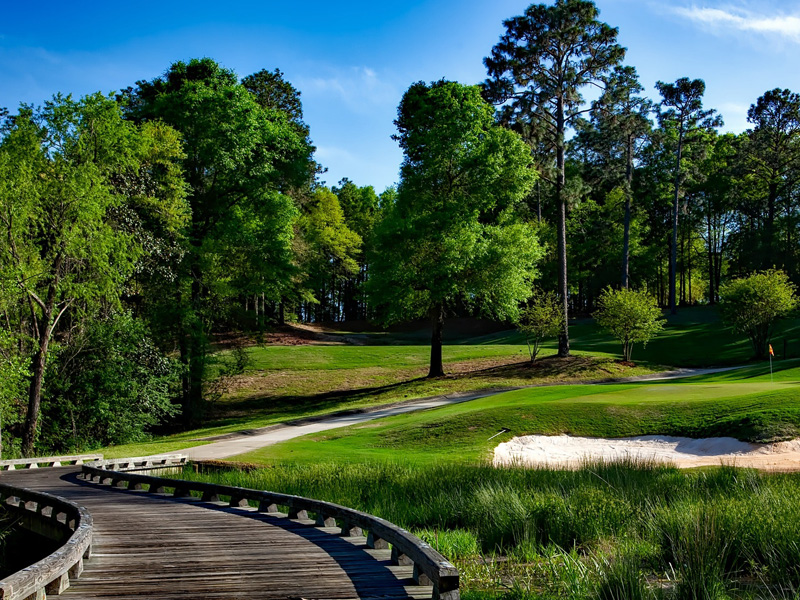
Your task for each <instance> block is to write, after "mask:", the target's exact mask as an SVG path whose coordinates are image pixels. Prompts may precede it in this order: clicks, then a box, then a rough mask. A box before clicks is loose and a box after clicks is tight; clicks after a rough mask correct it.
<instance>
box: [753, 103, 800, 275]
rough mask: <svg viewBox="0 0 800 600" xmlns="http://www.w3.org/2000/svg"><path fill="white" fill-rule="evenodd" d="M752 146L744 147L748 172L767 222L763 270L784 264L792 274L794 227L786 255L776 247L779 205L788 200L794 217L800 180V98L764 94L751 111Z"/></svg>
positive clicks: (784, 251) (786, 248) (787, 208)
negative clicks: (793, 198) (755, 183)
mask: <svg viewBox="0 0 800 600" xmlns="http://www.w3.org/2000/svg"><path fill="white" fill-rule="evenodd" d="M747 120H748V122H750V123H752V124H753V125H754V127H753V129H752V130H750V131H748V138H749V139H748V141H749V143H747V144H745V145H744V153H743V154H744V160H745V162H746V169H747V171H748V172H749V173H752V174H753V176H754V177H755V178H756V180H757V182H758V187H759V190H758V193H759V196H760V198H759V199H760V200H762V201H765V202H764V204H765V206H764V208H765V209H766V210H765V212H766V219H765V224H764V231H763V238H764V240H763V241H762V243H761V244H760V245H761V246H762V247H761V248H760V251H761V252H760V254H761V256H759V257H758V258H759V261H760V263H761V266H762V268H763V267H768V266H771V265H774V264H776V261H778V263H779V264H784V265H786V267H787V268H788V269H789V272H790V274H791V273H792V270H793V269H792V268H793V261H792V260H791V257H792V256H793V254H794V248H793V246H792V238H791V230H792V228H791V226H790V224H789V223H787V228H786V231H787V236H786V244H785V246H784V249H783V252H781V253H778V252H777V248H776V247H775V237H776V235H775V220H776V216H777V210H778V202H779V201H780V200H783V201H784V205H785V206H786V214H787V216H789V215H790V214H791V208H790V207H791V204H792V198H791V196H792V193H793V191H794V190H795V188H796V185H797V182H798V179H800V95H798V94H794V93H792V92H791V91H789V90H781V89H774V90H771V91H768V92H766V93H764V95H763V96H761V97H760V98H758V100H756V103H755V104H753V105H752V106H751V107H750V109H749V110H748V111H747Z"/></svg>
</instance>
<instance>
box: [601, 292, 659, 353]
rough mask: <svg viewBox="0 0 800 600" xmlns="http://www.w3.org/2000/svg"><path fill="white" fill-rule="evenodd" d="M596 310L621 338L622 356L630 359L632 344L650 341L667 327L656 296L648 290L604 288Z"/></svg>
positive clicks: (605, 323)
mask: <svg viewBox="0 0 800 600" xmlns="http://www.w3.org/2000/svg"><path fill="white" fill-rule="evenodd" d="M598 305H599V309H598V310H597V312H595V314H594V318H595V319H596V320H597V323H598V324H599V325H600V327H602V328H603V329H606V330H607V331H609V332H610V333H611V335H613V336H614V337H615V338H617V339H618V340H619V341H620V342H622V356H623V359H624V360H626V361H629V360H630V359H631V352H632V351H633V344H634V343H635V342H642V343H643V344H644V345H647V342H648V341H649V340H650V339H652V338H653V337H654V336H655V335H656V334H657V333H658V332H659V331H661V330H662V329H663V328H664V319H663V318H662V317H661V309H660V308H659V307H658V302H657V301H656V299H655V298H654V297H653V296H651V295H650V294H648V293H647V292H646V291H635V290H630V289H621V290H613V289H611V288H610V287H609V288H606V289H605V290H603V293H602V294H600V298H599V299H598Z"/></svg>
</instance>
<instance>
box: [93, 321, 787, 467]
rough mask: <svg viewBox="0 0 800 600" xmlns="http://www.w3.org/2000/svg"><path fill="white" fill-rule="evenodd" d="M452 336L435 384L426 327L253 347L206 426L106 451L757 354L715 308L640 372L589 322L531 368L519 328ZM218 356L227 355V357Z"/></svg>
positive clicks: (166, 448)
mask: <svg viewBox="0 0 800 600" xmlns="http://www.w3.org/2000/svg"><path fill="white" fill-rule="evenodd" d="M446 331H448V337H447V342H446V345H445V347H444V352H443V354H444V361H445V370H446V371H447V372H448V376H447V377H444V378H437V379H426V378H425V375H426V374H427V365H428V359H429V353H430V348H429V347H428V345H427V336H428V332H427V331H426V330H424V329H423V330H417V331H411V332H409V333H403V334H397V333H393V334H383V333H378V334H375V333H372V334H361V335H360V337H361V339H362V341H366V343H367V344H368V345H360V346H353V345H330V344H328V345H303V346H277V345H263V346H252V347H250V348H248V349H247V353H248V358H249V361H250V362H249V366H248V367H247V369H246V372H245V373H244V374H243V375H241V376H237V377H236V378H234V379H233V380H232V381H231V382H230V383H231V385H230V387H229V390H228V392H227V393H226V394H225V395H223V397H222V398H221V399H220V400H219V401H218V402H215V403H212V404H210V405H209V406H208V407H207V408H208V410H207V413H206V415H205V417H204V419H203V422H204V425H203V426H202V427H200V428H197V429H194V430H192V431H187V432H182V433H180V434H177V435H172V436H166V437H159V438H158V439H156V440H154V441H152V442H144V443H137V444H129V445H125V446H117V447H111V448H105V449H102V451H103V452H104V453H105V454H107V455H108V456H110V457H113V456H126V455H127V456H130V455H144V454H154V453H163V452H172V451H177V450H181V449H183V448H187V447H190V446H193V445H197V444H198V443H202V442H198V441H196V440H199V439H201V438H205V437H209V436H215V435H222V434H226V433H231V432H235V431H241V430H248V429H254V428H259V427H265V426H269V425H275V424H278V423H283V422H287V421H291V420H294V419H300V418H305V417H315V416H321V415H325V414H330V413H333V412H336V411H341V410H350V409H366V408H369V407H373V406H378V405H384V404H390V403H394V402H404V401H408V400H413V399H416V398H424V397H427V396H434V395H439V394H448V393H453V392H465V391H473V390H485V389H499V388H507V387H520V386H526V385H533V384H539V383H568V382H581V381H596V380H604V379H613V378H619V377H629V376H636V375H643V374H648V373H652V372H655V371H660V370H664V369H668V368H671V367H672V366H708V365H727V364H738V363H743V362H746V361H747V360H748V359H749V357H750V355H751V349H750V347H749V343H748V342H747V340H746V339H745V338H744V337H743V336H741V335H736V334H733V333H732V332H731V331H730V330H729V329H726V328H725V327H723V326H722V325H721V323H720V322H719V318H718V315H717V313H716V310H715V309H714V308H709V307H703V308H691V309H682V310H681V311H680V313H679V314H678V315H677V316H675V317H669V322H668V327H667V329H666V331H665V332H664V333H663V334H662V335H661V336H660V337H659V338H656V339H655V340H653V341H652V342H651V343H650V344H648V346H647V348H642V347H640V346H637V347H636V348H635V350H634V360H635V361H637V364H636V366H635V367H630V366H626V365H622V364H620V363H619V362H618V360H617V359H618V358H619V355H618V353H619V345H618V343H617V342H616V341H614V340H613V339H611V338H610V336H608V335H607V334H605V333H603V332H601V331H600V330H599V329H598V328H597V326H596V325H595V324H594V323H593V322H592V321H591V320H583V321H579V322H577V323H575V324H573V325H571V327H570V332H571V339H572V353H573V357H572V358H570V359H566V360H562V359H555V358H554V357H553V355H554V353H555V342H554V341H550V342H548V343H546V344H545V348H544V350H543V352H542V359H541V360H540V361H538V362H537V364H536V365H534V366H531V365H530V363H529V360H528V354H527V348H526V346H525V341H524V338H523V337H522V336H521V335H520V334H519V333H518V332H516V331H514V330H509V331H504V332H499V333H493V334H488V335H481V336H465V335H461V334H460V333H459V331H458V329H457V328H455V327H453V328H451V329H449V330H446ZM781 336H783V337H781ZM784 337H785V338H786V339H787V340H788V341H789V343H788V351H789V355H790V356H791V355H792V354H793V353H795V354H796V353H797V352H798V351H800V321H798V320H792V321H786V322H785V323H784V324H783V326H782V327H781V328H779V331H778V333H776V338H775V341H774V345H775V348H776V350H777V352H778V354H779V355H781V354H782V352H783V343H782V340H783V338H784ZM217 356H218V357H220V358H224V356H225V353H224V352H221V353H218V354H217ZM562 421H563V420H562Z"/></svg>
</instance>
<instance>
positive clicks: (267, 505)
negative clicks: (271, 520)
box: [258, 500, 280, 513]
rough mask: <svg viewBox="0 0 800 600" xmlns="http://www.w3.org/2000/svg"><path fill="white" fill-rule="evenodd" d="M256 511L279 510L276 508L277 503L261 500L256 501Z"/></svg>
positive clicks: (270, 511) (274, 511) (272, 511)
mask: <svg viewBox="0 0 800 600" xmlns="http://www.w3.org/2000/svg"><path fill="white" fill-rule="evenodd" d="M258 512H263V513H277V512H280V511H279V510H278V505H277V504H275V503H274V502H270V501H269V500H262V501H261V502H259V503H258Z"/></svg>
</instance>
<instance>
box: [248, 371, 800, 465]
mask: <svg viewBox="0 0 800 600" xmlns="http://www.w3.org/2000/svg"><path fill="white" fill-rule="evenodd" d="M798 378H800V367H798V366H797V361H791V363H790V365H788V368H781V370H779V371H778V372H777V373H776V374H775V377H774V383H773V382H770V376H769V369H768V367H764V366H754V367H748V368H745V369H741V370H737V371H730V372H725V373H719V374H714V375H706V376H701V377H695V378H690V379H686V380H683V381H681V382H673V381H669V382H653V383H630V384H610V385H599V386H598V385H570V386H553V387H544V388H528V389H522V390H518V391H512V392H507V393H504V394H500V395H495V396H491V397H488V398H483V399H480V400H473V401H470V402H466V403H463V404H456V405H451V406H447V407H443V408H438V409H433V410H428V411H424V412H418V413H408V414H404V415H399V416H396V417H391V418H388V419H383V420H381V421H380V422H371V423H366V424H362V425H354V426H351V427H348V428H343V429H337V430H332V431H330V432H326V433H321V434H315V435H312V436H306V437H303V438H298V439H296V440H291V441H288V442H284V443H282V444H279V445H276V446H270V447H266V448H263V449H261V450H258V451H255V452H251V453H248V454H245V455H241V456H239V457H237V460H243V461H247V462H258V463H270V462H275V461H283V460H292V461H309V462H313V461H321V460H322V461H325V460H335V461H354V462H357V461H364V460H389V461H391V460H402V461H404V462H408V461H411V462H418V463H439V462H456V463H459V462H472V463H474V462H479V461H481V460H483V459H484V458H486V457H487V456H488V453H489V451H490V450H491V448H493V447H494V446H495V445H496V444H497V443H499V442H502V441H506V440H508V439H509V438H511V437H513V436H516V435H525V434H564V433H566V434H573V435H584V436H597V437H622V436H631V435H646V434H665V435H682V436H688V437H695V438H697V437H708V436H731V437H737V438H739V439H742V440H746V441H762V442H763V441H772V440H779V439H787V438H790V437H794V436H796V435H798V431H800V384H799V383H798ZM502 429H508V430H510V431H508V432H507V433H504V434H502V435H500V436H497V437H495V438H494V439H492V440H489V439H488V438H489V437H491V436H492V435H494V434H495V433H497V432H499V431H501V430H502Z"/></svg>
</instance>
